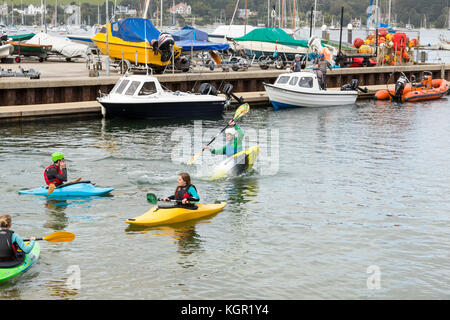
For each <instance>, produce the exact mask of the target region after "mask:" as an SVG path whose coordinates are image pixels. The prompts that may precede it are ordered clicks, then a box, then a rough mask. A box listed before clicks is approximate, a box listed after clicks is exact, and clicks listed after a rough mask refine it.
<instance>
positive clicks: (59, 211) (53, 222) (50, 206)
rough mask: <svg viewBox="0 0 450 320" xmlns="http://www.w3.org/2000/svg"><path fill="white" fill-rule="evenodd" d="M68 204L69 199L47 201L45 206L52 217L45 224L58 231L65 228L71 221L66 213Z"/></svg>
mask: <svg viewBox="0 0 450 320" xmlns="http://www.w3.org/2000/svg"><path fill="white" fill-rule="evenodd" d="M68 205H69V204H68V203H67V200H47V201H45V208H46V211H47V214H48V216H49V218H50V219H49V220H48V221H47V222H46V223H45V224H44V227H46V228H50V229H53V230H56V231H58V230H64V229H65V228H66V227H67V225H68V223H69V219H67V217H66V215H65V213H64V212H65V210H66V208H67V206H68Z"/></svg>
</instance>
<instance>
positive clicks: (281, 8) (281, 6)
mask: <svg viewBox="0 0 450 320" xmlns="http://www.w3.org/2000/svg"><path fill="white" fill-rule="evenodd" d="M283 9H284V0H281V4H280V28H283Z"/></svg>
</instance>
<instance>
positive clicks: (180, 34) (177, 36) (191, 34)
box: [172, 26, 208, 41]
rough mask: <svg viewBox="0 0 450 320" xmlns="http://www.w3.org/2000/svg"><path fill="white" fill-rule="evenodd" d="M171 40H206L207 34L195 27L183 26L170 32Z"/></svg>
mask: <svg viewBox="0 0 450 320" xmlns="http://www.w3.org/2000/svg"><path fill="white" fill-rule="evenodd" d="M172 37H173V40H175V41H181V40H199V41H208V34H207V33H206V32H204V31H201V30H198V29H195V28H194V27H191V26H184V27H183V28H181V30H179V31H177V32H175V33H172Z"/></svg>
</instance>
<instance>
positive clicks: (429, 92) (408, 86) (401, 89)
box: [375, 73, 449, 102]
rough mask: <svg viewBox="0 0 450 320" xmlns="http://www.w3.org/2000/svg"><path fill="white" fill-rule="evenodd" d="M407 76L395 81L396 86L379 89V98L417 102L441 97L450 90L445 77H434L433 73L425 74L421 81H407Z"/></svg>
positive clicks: (376, 94) (377, 97)
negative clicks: (432, 76)
mask: <svg viewBox="0 0 450 320" xmlns="http://www.w3.org/2000/svg"><path fill="white" fill-rule="evenodd" d="M407 81H408V79H407V78H406V76H401V77H400V78H399V79H398V80H397V82H396V83H395V88H394V89H390V90H389V91H388V90H378V91H377V92H376V93H375V99H377V100H394V101H399V102H415V101H424V100H431V99H439V98H441V97H443V96H444V95H446V94H448V92H449V83H448V81H447V80H445V79H434V80H433V79H432V78H431V73H430V74H427V75H424V76H423V77H422V79H421V81H420V82H419V83H411V82H410V83H407Z"/></svg>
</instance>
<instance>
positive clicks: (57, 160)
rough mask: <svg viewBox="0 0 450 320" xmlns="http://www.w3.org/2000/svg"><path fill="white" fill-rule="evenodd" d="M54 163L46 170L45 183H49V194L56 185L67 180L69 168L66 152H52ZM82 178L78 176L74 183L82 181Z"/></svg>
mask: <svg viewBox="0 0 450 320" xmlns="http://www.w3.org/2000/svg"><path fill="white" fill-rule="evenodd" d="M52 161H53V164H51V165H50V166H48V167H47V168H46V169H45V171H44V179H45V183H47V185H48V194H50V193H52V192H53V190H55V188H56V187H59V186H61V185H63V184H64V182H65V181H67V168H66V161H65V159H64V154H63V153H61V152H54V153H52ZM80 180H81V178H77V179H75V180H73V181H71V182H72V183H75V182H78V181H80Z"/></svg>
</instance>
